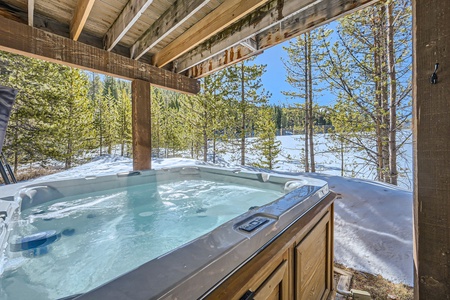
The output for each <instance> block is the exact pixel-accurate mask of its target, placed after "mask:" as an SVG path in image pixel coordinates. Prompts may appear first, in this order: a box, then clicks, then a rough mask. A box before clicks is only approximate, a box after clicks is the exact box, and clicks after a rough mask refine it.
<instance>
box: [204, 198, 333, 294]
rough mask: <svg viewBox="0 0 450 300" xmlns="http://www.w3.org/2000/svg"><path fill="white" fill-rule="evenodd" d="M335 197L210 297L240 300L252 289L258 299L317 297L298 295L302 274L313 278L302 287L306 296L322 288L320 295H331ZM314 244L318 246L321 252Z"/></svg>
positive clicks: (306, 217) (216, 289) (319, 206)
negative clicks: (299, 278)
mask: <svg viewBox="0 0 450 300" xmlns="http://www.w3.org/2000/svg"><path fill="white" fill-rule="evenodd" d="M334 197H335V194H333V193H331V194H330V195H328V196H327V197H326V198H325V199H324V200H322V201H321V202H320V203H319V204H318V205H316V206H315V207H313V208H312V209H311V210H310V211H309V212H307V213H306V214H305V215H304V216H303V217H302V218H300V219H299V220H298V221H297V222H296V223H294V224H293V225H292V226H291V227H289V228H288V229H287V230H286V232H284V233H283V234H282V235H281V236H279V237H278V238H277V239H276V240H275V241H273V242H272V243H271V244H270V245H269V246H267V248H265V249H264V250H263V251H262V252H261V253H259V254H258V255H256V256H255V257H254V258H253V259H252V260H250V261H249V262H248V263H246V264H245V265H244V266H242V267H241V268H240V269H239V270H237V271H236V272H235V273H234V274H233V275H231V276H230V277H229V278H228V279H227V280H225V282H223V283H222V284H221V285H219V286H218V287H216V288H215V289H213V290H212V291H211V293H210V294H209V295H208V296H207V297H206V299H211V300H220V299H224V300H225V299H226V300H239V299H241V297H242V296H243V295H244V294H245V293H246V292H247V291H249V290H250V291H252V292H255V295H254V299H277V300H279V299H289V300H291V299H298V300H301V299H302V300H310V299H314V298H308V297H306V298H298V295H303V294H302V292H300V290H299V289H298V283H297V282H296V281H295V280H296V278H297V277H298V276H303V278H310V277H311V280H308V281H307V282H308V284H310V285H304V286H303V288H302V289H301V291H305V292H304V294H305V295H306V294H308V295H309V294H311V291H312V290H314V291H319V290H320V291H321V294H320V297H326V296H328V294H329V292H330V291H331V289H332V280H333V279H332V278H333V264H332V262H333V253H332V252H333V248H332V246H333V243H332V240H333V231H332V230H333V218H334V215H333V204H332V203H333V200H334ZM305 237H306V238H305ZM297 245H298V246H297ZM313 246H317V247H318V249H319V251H317V253H316V252H315V251H313V250H312V248H311V247H313ZM304 249H306V250H304ZM299 251H300V252H301V253H302V255H300V256H299V254H298V252H299ZM299 259H301V261H299ZM310 261H311V262H310ZM297 281H298V280H297ZM307 291H308V292H307ZM295 292H296V293H295ZM316 299H321V298H316Z"/></svg>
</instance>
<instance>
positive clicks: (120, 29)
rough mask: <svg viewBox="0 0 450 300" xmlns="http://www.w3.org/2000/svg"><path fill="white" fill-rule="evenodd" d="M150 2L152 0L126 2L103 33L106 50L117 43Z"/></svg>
mask: <svg viewBox="0 0 450 300" xmlns="http://www.w3.org/2000/svg"><path fill="white" fill-rule="evenodd" d="M152 2H153V0H130V1H129V2H128V3H127V5H126V6H125V8H124V9H123V11H122V12H121V13H120V15H119V16H118V17H117V19H116V21H115V22H114V24H113V25H112V26H111V28H109V30H108V32H107V33H106V35H105V49H106V50H107V51H111V49H112V48H113V47H114V46H115V45H117V43H118V42H119V41H120V40H121V39H122V38H123V36H124V35H125V34H126V33H127V32H128V30H130V28H131V27H132V26H133V25H134V24H135V23H136V22H137V20H138V19H139V18H140V17H141V15H142V14H143V13H144V11H145V10H147V8H148V7H149V6H150V5H151V4H152Z"/></svg>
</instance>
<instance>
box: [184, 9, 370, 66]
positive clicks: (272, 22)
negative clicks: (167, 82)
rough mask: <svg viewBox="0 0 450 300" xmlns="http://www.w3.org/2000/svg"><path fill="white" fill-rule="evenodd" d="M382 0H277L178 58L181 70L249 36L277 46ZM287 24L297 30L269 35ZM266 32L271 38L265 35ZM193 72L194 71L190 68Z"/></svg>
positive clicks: (260, 44) (263, 44) (262, 45)
mask: <svg viewBox="0 0 450 300" xmlns="http://www.w3.org/2000/svg"><path fill="white" fill-rule="evenodd" d="M377 1H378V0H296V1H285V2H284V4H283V6H280V3H281V2H283V1H277V0H273V1H271V2H270V3H268V4H267V5H264V6H263V7H261V8H260V9H259V10H257V11H255V12H254V13H252V14H251V15H249V16H247V17H245V18H243V19H242V20H240V21H239V22H236V23H235V24H233V25H232V26H230V27H229V28H227V29H226V30H224V31H222V32H220V33H218V34H216V35H215V36H214V37H212V38H211V39H210V40H209V41H207V42H205V43H203V44H201V45H200V46H198V47H196V48H195V49H193V50H191V51H189V52H188V53H186V54H184V55H183V56H181V57H180V58H179V59H178V69H177V71H178V72H180V73H181V72H184V71H186V70H188V69H190V68H192V67H194V66H195V65H197V64H199V63H203V62H205V61H208V60H209V59H212V58H214V57H215V56H216V55H218V54H219V53H221V52H223V49H228V48H230V47H233V46H235V45H237V44H240V43H242V42H244V41H245V40H247V39H249V38H254V39H256V41H257V43H256V45H257V47H258V50H262V49H264V48H266V47H268V45H269V44H270V45H271V46H274V45H276V44H279V43H281V42H283V41H286V40H288V39H290V38H292V37H294V36H296V35H299V34H301V33H303V32H306V31H308V30H311V29H313V28H315V27H317V26H320V25H323V24H325V23H327V22H330V21H332V20H335V19H336V18H338V17H342V16H344V15H345V14H349V13H352V12H354V11H355V10H357V9H361V8H363V7H366V6H369V5H371V4H373V3H376V2H377ZM287 24H294V25H289V26H291V27H293V28H292V29H293V30H289V32H286V34H287V35H286V36H283V35H282V34H277V35H276V36H273V35H269V30H271V28H272V30H273V31H275V32H276V31H277V30H279V29H280V28H285V27H286V26H288V25H287ZM264 36H266V37H267V38H266V39H264ZM188 73H190V74H193V73H195V72H194V71H188Z"/></svg>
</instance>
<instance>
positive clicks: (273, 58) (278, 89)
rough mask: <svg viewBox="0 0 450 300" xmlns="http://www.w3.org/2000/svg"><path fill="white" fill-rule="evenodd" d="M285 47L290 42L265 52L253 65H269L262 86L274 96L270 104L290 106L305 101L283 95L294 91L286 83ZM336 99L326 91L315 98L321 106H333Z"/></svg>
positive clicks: (286, 56) (286, 57)
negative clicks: (284, 92) (285, 92)
mask: <svg viewBox="0 0 450 300" xmlns="http://www.w3.org/2000/svg"><path fill="white" fill-rule="evenodd" d="M330 25H331V24H330ZM330 27H331V28H332V27H334V26H333V25H331V26H330ZM283 46H284V47H287V46H289V41H286V42H283V43H281V44H278V45H276V46H273V47H271V48H269V49H267V50H264V52H263V53H261V54H260V55H258V56H256V58H255V60H254V61H253V63H254V64H266V65H267V68H266V72H265V73H264V75H263V77H262V84H263V87H264V88H265V89H266V90H267V91H269V92H270V93H271V94H272V97H271V98H270V100H269V103H270V104H272V105H289V104H294V103H296V102H300V103H303V102H304V99H291V98H289V97H287V96H285V95H283V93H282V91H291V90H292V91H293V90H294V88H292V87H291V86H290V84H289V83H287V82H286V70H285V67H284V64H283V62H282V60H281V59H282V58H283V59H284V60H287V59H288V55H287V52H286V51H285V50H284V49H283ZM334 99H335V96H334V95H333V94H332V93H331V92H329V91H327V90H326V89H325V91H322V92H321V95H317V96H315V98H314V101H315V102H316V103H318V104H319V105H327V106H328V105H333V103H334Z"/></svg>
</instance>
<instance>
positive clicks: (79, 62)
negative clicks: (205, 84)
mask: <svg viewBox="0 0 450 300" xmlns="http://www.w3.org/2000/svg"><path fill="white" fill-rule="evenodd" d="M0 50H3V51H8V52H12V53H17V54H22V55H25V56H29V57H35V58H40V59H44V60H47V61H51V62H56V63H60V64H65V65H68V66H72V67H77V68H81V69H85V70H90V71H95V72H98V73H102V74H106V75H112V76H115V77H120V78H124V79H129V80H132V79H141V80H145V81H148V82H149V83H151V84H153V85H155V86H160V87H163V88H166V89H172V90H177V91H180V92H184V93H190V94H196V93H198V91H199V89H200V85H199V82H198V81H197V80H195V79H191V78H188V77H186V76H182V75H179V74H175V73H172V72H169V71H167V70H163V69H159V68H156V67H153V66H151V65H149V64H146V63H143V62H140V61H136V60H134V59H131V58H128V57H125V56H122V55H118V54H115V53H112V52H108V51H106V50H103V49H100V48H97V47H94V46H89V45H87V44H83V43H80V42H77V41H73V40H71V39H68V38H64V37H61V36H58V35H56V34H52V33H49V32H47V31H44V30H41V29H37V28H35V27H30V26H28V25H26V24H22V23H19V22H15V21H12V20H8V19H6V18H2V17H0Z"/></svg>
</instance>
